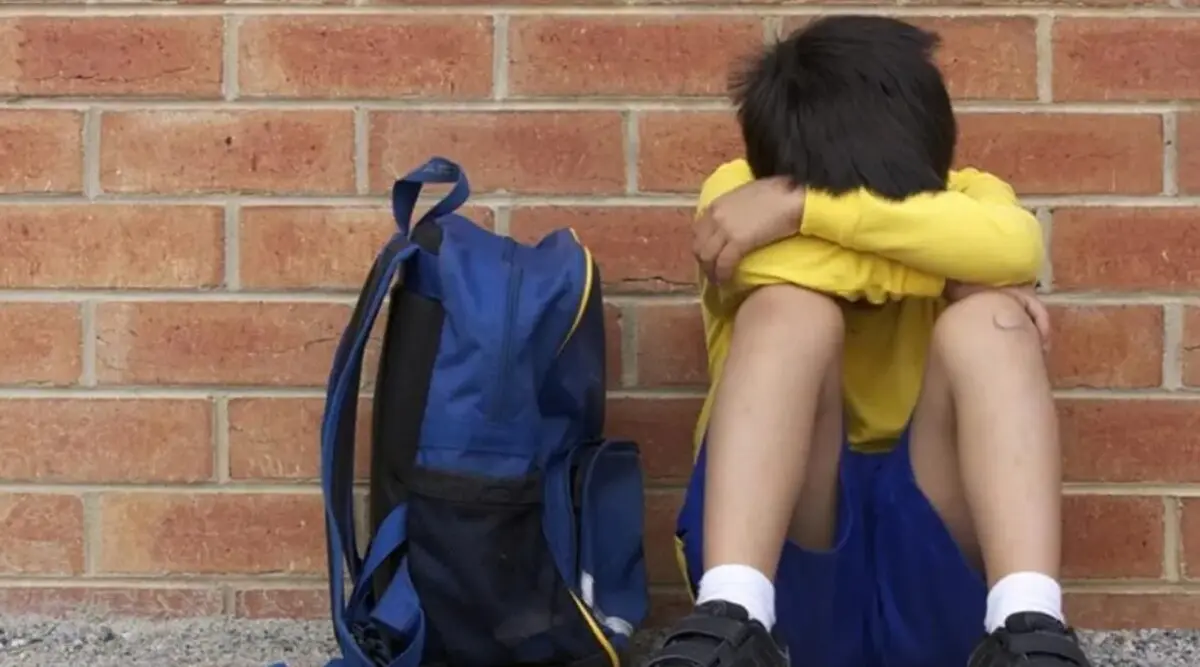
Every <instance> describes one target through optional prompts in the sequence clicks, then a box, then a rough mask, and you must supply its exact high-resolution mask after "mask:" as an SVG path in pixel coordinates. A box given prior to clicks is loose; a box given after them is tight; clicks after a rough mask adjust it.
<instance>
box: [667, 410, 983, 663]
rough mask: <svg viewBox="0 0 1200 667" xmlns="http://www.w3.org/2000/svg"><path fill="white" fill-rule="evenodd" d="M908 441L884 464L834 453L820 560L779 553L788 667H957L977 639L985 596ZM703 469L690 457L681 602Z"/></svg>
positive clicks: (878, 457) (695, 540)
mask: <svg viewBox="0 0 1200 667" xmlns="http://www.w3.org/2000/svg"><path fill="white" fill-rule="evenodd" d="M908 436H909V434H908V431H907V429H906V430H905V432H904V433H903V434H902V435H901V437H900V439H899V441H898V443H897V446H896V447H895V448H894V449H893V450H892V451H890V452H888V453H884V454H862V453H858V452H852V451H850V450H849V448H848V447H846V448H845V451H844V452H843V454H842V458H841V465H840V468H841V469H840V473H839V475H840V481H841V484H840V486H839V490H838V510H837V514H838V516H837V536H836V539H835V544H834V547H833V548H832V549H830V550H828V551H819V552H814V551H808V550H805V549H802V548H800V547H799V546H797V545H795V544H793V543H791V542H789V543H787V544H785V545H784V548H783V554H782V557H781V559H780V562H779V569H778V572H777V573H776V577H775V608H776V615H777V619H778V620H777V623H778V625H779V628H780V630H782V632H783V634H784V636H785V637H786V638H787V643H788V648H789V649H790V653H791V664H792V667H962V665H965V664H967V658H968V657H969V656H970V653H971V651H972V649H973V648H974V647H975V645H976V644H977V643H978V642H979V641H980V639H982V637H983V616H984V608H985V606H986V602H987V586H986V584H985V582H984V579H983V577H982V576H981V574H980V573H979V571H978V570H977V569H975V568H974V567H972V566H971V565H970V564H969V563H968V561H967V560H966V558H965V557H964V556H963V554H962V551H961V550H960V549H959V547H958V545H957V544H956V543H955V541H954V539H953V538H952V537H951V536H950V533H949V531H948V530H947V529H946V526H945V525H944V524H943V523H942V520H941V518H940V517H939V516H938V514H937V512H936V511H935V510H934V509H933V506H932V505H931V504H930V503H929V500H928V499H927V498H926V497H925V494H924V493H923V492H922V491H921V490H920V488H919V487H918V486H917V483H916V479H915V478H914V476H913V471H912V464H911V462H910V459H909V446H908V440H909V437H908ZM704 468H705V450H704V448H703V447H701V450H700V455H699V458H698V459H697V461H696V466H695V470H694V472H693V473H692V479H691V483H690V485H689V487H688V490H687V498H686V500H685V502H684V506H683V509H682V510H680V513H679V522H678V529H677V536H678V538H679V540H678V541H679V545H680V547H681V550H682V552H683V554H682V555H683V559H684V563H685V564H686V568H687V578H688V583H689V585H690V586H691V587H692V590H693V591H694V590H695V588H696V585H697V584H698V583H699V581H700V575H701V574H702V569H701V553H702V541H703V536H702V528H703V525H704V522H703V516H704ZM750 492H751V493H752V491H750Z"/></svg>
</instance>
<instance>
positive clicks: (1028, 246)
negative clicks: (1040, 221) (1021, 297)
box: [1000, 230, 1046, 285]
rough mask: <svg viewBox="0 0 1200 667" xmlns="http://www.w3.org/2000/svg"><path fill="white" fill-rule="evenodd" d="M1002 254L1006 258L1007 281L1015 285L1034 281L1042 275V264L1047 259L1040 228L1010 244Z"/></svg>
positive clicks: (1004, 269)
mask: <svg viewBox="0 0 1200 667" xmlns="http://www.w3.org/2000/svg"><path fill="white" fill-rule="evenodd" d="M1000 254H1001V255H1003V258H1004V267H1003V272H1004V273H1005V274H1006V276H1005V282H1007V283H1010V284H1014V285H1024V284H1027V283H1032V282H1034V281H1035V280H1037V278H1038V276H1039V275H1041V272H1042V264H1043V263H1044V262H1045V260H1046V250H1045V247H1044V245H1043V243H1042V237H1041V234H1040V230H1039V233H1038V234H1036V235H1029V236H1027V237H1026V238H1023V239H1021V240H1019V241H1018V242H1016V243H1012V244H1010V246H1009V248H1008V249H1007V251H1006V252H1004V253H1000Z"/></svg>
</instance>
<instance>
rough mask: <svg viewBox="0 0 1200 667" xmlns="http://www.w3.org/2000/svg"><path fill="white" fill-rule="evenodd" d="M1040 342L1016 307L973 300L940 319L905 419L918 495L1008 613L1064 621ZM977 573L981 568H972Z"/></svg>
mask: <svg viewBox="0 0 1200 667" xmlns="http://www.w3.org/2000/svg"><path fill="white" fill-rule="evenodd" d="M1050 390H1051V387H1050V382H1049V379H1048V377H1047V373H1046V365H1045V360H1044V358H1043V353H1042V347H1041V340H1040V338H1039V335H1038V332H1037V330H1036V328H1035V326H1034V324H1033V322H1032V321H1031V320H1030V319H1029V316H1028V315H1027V314H1026V313H1025V311H1024V309H1023V308H1022V306H1021V305H1020V304H1019V303H1018V302H1017V301H1016V300H1015V299H1014V298H1012V297H1010V296H1008V295H1006V294H1004V293H1001V292H984V293H980V294H976V295H973V296H970V297H967V298H966V299H964V300H962V301H960V302H958V303H956V304H954V305H952V306H950V308H948V309H947V310H946V312H945V313H944V314H943V315H942V316H941V317H940V318H939V320H938V322H937V325H936V327H935V332H934V337H933V343H932V345H931V348H930V357H929V360H928V368H927V372H926V377H925V380H924V385H923V392H922V395H921V398H920V399H919V401H918V404H917V408H916V412H915V413H914V416H913V424H912V431H911V445H910V446H911V452H912V464H913V469H914V473H915V476H916V479H917V484H918V485H919V486H920V487H921V489H922V490H923V491H924V492H925V494H926V496H927V497H928V498H929V500H930V501H931V503H932V504H933V506H934V507H935V508H936V509H937V511H938V513H939V514H940V515H941V517H942V519H943V521H944V522H945V523H946V525H947V526H948V528H949V529H950V531H951V533H952V534H953V535H954V537H955V539H956V540H957V541H958V543H959V544H960V545H961V546H962V548H963V551H964V553H966V554H967V556H968V557H969V558H973V559H975V560H977V561H981V564H982V565H983V567H984V571H985V572H986V575H987V581H988V585H989V588H991V593H990V594H989V596H988V618H987V619H986V624H987V629H988V630H989V631H991V630H994V629H995V628H996V627H999V626H1000V625H1002V624H1003V623H1004V621H1005V618H1007V616H1008V615H1009V614H1011V613H1018V612H1041V613H1045V614H1047V615H1050V616H1054V617H1057V618H1058V619H1059V620H1061V619H1062V609H1061V605H1062V601H1061V590H1060V589H1059V587H1058V584H1057V582H1056V581H1055V580H1056V579H1057V577H1058V573H1059V560H1060V552H1061V528H1060V507H1061V497H1060V494H1061V456H1060V450H1059V442H1058V424H1057V419H1056V416H1055V411H1054V403H1053V400H1052V397H1051V393H1050ZM977 564H979V563H978V562H977Z"/></svg>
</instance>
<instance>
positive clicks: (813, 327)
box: [734, 285, 846, 348]
mask: <svg viewBox="0 0 1200 667" xmlns="http://www.w3.org/2000/svg"><path fill="white" fill-rule="evenodd" d="M734 327H735V331H736V330H737V329H743V330H744V329H746V328H753V329H756V330H758V331H759V332H760V333H769V334H775V335H777V336H778V337H779V338H780V339H781V340H790V341H796V342H797V343H802V344H804V345H818V346H822V347H825V346H829V347H831V348H834V347H841V345H842V341H843V339H844V338H845V331H846V326H845V322H844V320H843V316H842V309H841V307H840V306H839V305H838V303H837V302H836V301H835V300H834V298H833V297H830V296H828V295H825V294H821V293H820V292H814V291H812V290H809V289H805V288H803V287H796V286H794V285H768V286H766V287H760V288H759V289H757V290H755V291H754V292H753V293H751V294H750V296H748V297H746V300H745V301H744V302H743V303H742V304H741V306H740V307H739V308H738V313H737V317H736V319H735V321H734Z"/></svg>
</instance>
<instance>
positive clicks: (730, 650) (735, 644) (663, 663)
mask: <svg viewBox="0 0 1200 667" xmlns="http://www.w3.org/2000/svg"><path fill="white" fill-rule="evenodd" d="M643 667H788V654H787V648H785V645H784V643H783V641H782V640H781V639H780V638H778V637H776V636H774V635H773V633H770V632H767V629H766V628H765V627H763V624H762V623H759V622H758V621H754V620H751V619H750V615H749V614H747V613H746V609H745V608H744V607H742V606H741V605H736V604H733V603H732V602H724V601H721V600H713V601H711V602H705V603H704V604H702V605H699V606H697V607H696V608H695V609H694V610H693V611H692V613H691V614H689V615H688V616H686V617H685V618H684V619H683V620H681V621H679V622H678V623H676V624H675V626H674V627H672V628H671V631H670V632H668V633H667V636H666V637H664V638H663V639H662V641H661V642H659V644H658V646H657V647H655V649H654V651H653V652H652V653H650V655H649V656H648V657H647V658H646V661H645V663H643Z"/></svg>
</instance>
